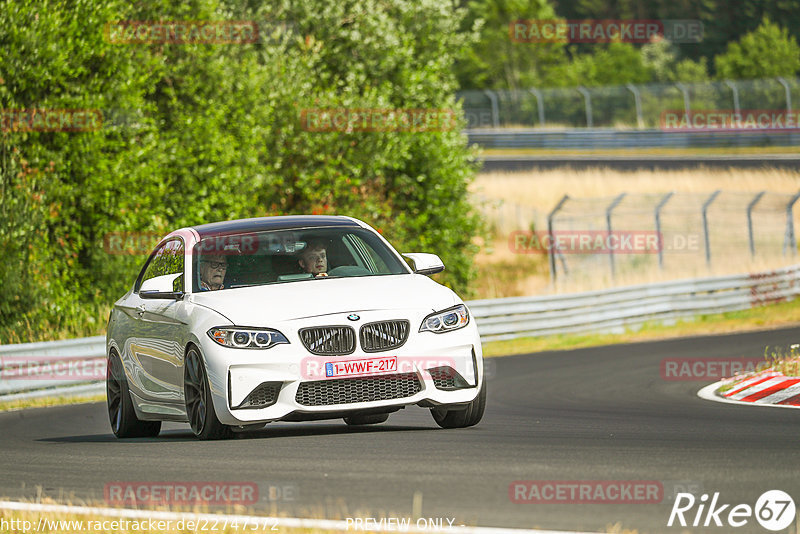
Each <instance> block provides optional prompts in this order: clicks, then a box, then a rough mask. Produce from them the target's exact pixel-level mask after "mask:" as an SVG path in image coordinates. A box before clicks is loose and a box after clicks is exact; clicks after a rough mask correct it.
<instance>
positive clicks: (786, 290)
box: [468, 265, 800, 341]
mask: <svg viewBox="0 0 800 534" xmlns="http://www.w3.org/2000/svg"><path fill="white" fill-rule="evenodd" d="M798 294H800V265H795V266H792V267H785V268H783V269H778V270H775V271H769V272H762V273H754V274H744V275H733V276H720V277H708V278H696V279H691V280H677V281H671V282H661V283H656V284H647V285H639V286H629V287H620V288H612V289H605V290H601V291H589V292H585V293H573V294H566V295H553V296H545V297H512V298H504V299H491V300H475V301H472V302H469V303H468V305H469V308H470V310H471V311H472V315H473V317H475V319H476V321H477V323H478V331H479V332H480V334H481V339H482V340H483V341H495V340H501V339H513V338H517V337H525V336H541V335H548V334H562V333H570V332H573V333H574V332H603V331H605V332H608V331H615V330H620V329H622V328H624V327H625V326H632V325H640V324H642V323H645V322H648V321H672V320H675V319H679V318H688V317H693V316H696V315H703V314H709V313H721V312H726V311H736V310H745V309H748V308H752V307H754V306H758V305H761V304H767V303H771V302H779V301H783V300H792V299H793V298H794V297H795V296H797V295H798Z"/></svg>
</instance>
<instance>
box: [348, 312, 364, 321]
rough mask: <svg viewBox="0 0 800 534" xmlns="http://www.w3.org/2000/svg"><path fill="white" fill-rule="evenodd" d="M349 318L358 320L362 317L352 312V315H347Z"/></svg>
mask: <svg viewBox="0 0 800 534" xmlns="http://www.w3.org/2000/svg"><path fill="white" fill-rule="evenodd" d="M347 318H348V319H350V320H351V321H358V320H359V319H361V317H359V316H358V315H356V314H355V313H351V314H350V315H348V316H347Z"/></svg>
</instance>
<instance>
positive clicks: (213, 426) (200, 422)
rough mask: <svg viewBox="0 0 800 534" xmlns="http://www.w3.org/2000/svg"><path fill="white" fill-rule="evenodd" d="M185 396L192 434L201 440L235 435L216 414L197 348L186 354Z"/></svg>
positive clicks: (204, 369) (184, 370)
mask: <svg viewBox="0 0 800 534" xmlns="http://www.w3.org/2000/svg"><path fill="white" fill-rule="evenodd" d="M183 394H184V398H185V400H186V415H187V416H188V417H189V424H190V425H191V426H192V432H194V435H195V436H197V437H198V438H200V439H226V438H229V437H231V436H232V435H233V432H232V431H231V427H229V426H227V425H223V424H222V423H220V422H219V419H217V414H216V412H214V404H213V400H212V398H211V391H210V388H209V387H208V378H207V375H206V368H205V365H204V364H203V359H202V358H201V357H200V352H199V351H198V350H197V348H196V347H191V348H189V350H188V351H187V352H186V360H185V362H184V366H183Z"/></svg>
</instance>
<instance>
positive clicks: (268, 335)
mask: <svg viewBox="0 0 800 534" xmlns="http://www.w3.org/2000/svg"><path fill="white" fill-rule="evenodd" d="M208 337H210V338H211V339H213V340H214V341H216V342H217V344H219V345H222V346H223V347H234V348H237V349H268V348H270V347H274V346H275V345H279V344H281V343H289V340H288V339H286V336H284V335H283V334H281V333H280V332H278V331H277V330H272V329H271V328H240V327H235V326H230V327H228V326H225V327H218V328H212V329H211V330H209V331H208Z"/></svg>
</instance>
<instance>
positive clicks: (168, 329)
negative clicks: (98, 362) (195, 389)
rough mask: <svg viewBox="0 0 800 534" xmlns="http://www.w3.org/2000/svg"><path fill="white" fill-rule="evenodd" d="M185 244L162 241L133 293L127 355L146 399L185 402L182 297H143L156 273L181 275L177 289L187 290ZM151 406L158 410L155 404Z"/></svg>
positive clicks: (185, 334)
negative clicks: (133, 325)
mask: <svg viewBox="0 0 800 534" xmlns="http://www.w3.org/2000/svg"><path fill="white" fill-rule="evenodd" d="M184 266H185V245H184V242H183V239H182V238H180V237H175V238H172V239H169V240H167V241H166V242H164V243H162V244H161V245H160V246H159V247H158V249H156V251H155V253H154V254H153V255H152V256H151V259H150V261H149V263H148V265H147V266H146V268H145V271H144V275H143V276H142V278H141V279H140V280H139V282H138V284H137V287H136V289H135V291H134V292H133V294H132V295H131V297H132V298H131V301H130V303H131V305H132V306H133V307H134V309H135V313H134V314H133V315H134V319H133V320H134V322H135V323H136V328H134V330H133V331H134V332H135V334H134V335H133V336H131V337H130V338H129V341H128V343H127V345H128V347H127V350H128V355H129V357H130V358H131V359H132V361H133V362H134V366H133V368H134V369H136V370H138V372H139V376H135V377H132V378H133V381H134V382H135V384H136V385H137V386H138V388H140V390H141V394H142V396H143V397H144V399H145V400H154V401H160V402H166V403H182V402H183V375H182V369H183V347H185V346H186V341H187V339H188V324H187V321H186V317H185V313H183V311H184V307H185V304H184V302H183V300H182V299H179V300H177V299H175V298H142V297H141V296H140V294H139V287H141V285H142V284H143V283H144V282H145V281H147V280H149V279H151V278H155V277H157V276H163V275H168V274H179V275H180V276H178V277H177V278H176V279H175V281H174V285H173V290H174V291H185V287H184V284H185V277H184ZM150 409H153V410H156V411H158V410H157V409H156V408H155V407H150Z"/></svg>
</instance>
